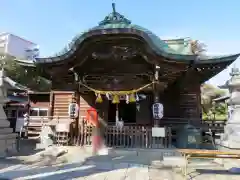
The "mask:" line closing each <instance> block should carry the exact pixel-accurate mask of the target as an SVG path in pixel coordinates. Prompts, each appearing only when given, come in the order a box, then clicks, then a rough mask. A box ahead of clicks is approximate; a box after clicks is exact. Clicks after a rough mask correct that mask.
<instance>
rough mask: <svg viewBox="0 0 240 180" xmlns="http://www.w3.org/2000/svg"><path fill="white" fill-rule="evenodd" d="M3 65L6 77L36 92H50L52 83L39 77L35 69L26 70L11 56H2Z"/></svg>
mask: <svg viewBox="0 0 240 180" xmlns="http://www.w3.org/2000/svg"><path fill="white" fill-rule="evenodd" d="M0 57H1V58H0V59H1V64H2V66H3V67H4V69H5V71H6V76H8V77H10V78H11V79H12V80H14V81H16V82H17V83H20V84H22V85H24V86H26V87H28V88H30V89H31V90H34V91H50V89H51V82H50V81H48V80H47V79H45V78H42V77H40V76H38V74H37V73H36V70H35V69H34V68H27V69H25V68H24V67H23V66H21V65H19V64H18V63H17V62H16V61H15V58H14V57H12V56H9V55H0Z"/></svg>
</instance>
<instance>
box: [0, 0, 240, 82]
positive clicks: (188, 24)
mask: <svg viewBox="0 0 240 180" xmlns="http://www.w3.org/2000/svg"><path fill="white" fill-rule="evenodd" d="M112 2H115V3H116V10H117V11H118V12H120V13H121V14H123V15H124V16H125V17H127V18H128V19H130V20H131V21H132V23H134V24H138V25H141V26H143V27H145V28H147V29H149V30H151V31H153V32H154V33H156V34H157V35H158V36H159V37H160V38H163V39H166V38H174V37H192V38H194V39H199V40H200V41H202V42H204V43H205V44H207V49H208V52H209V53H210V54H228V53H238V52H240V23H239V21H240V11H239V7H240V1H237V0H221V1H217V0H215V1H214V0H201V1H193V0H165V1H163V0H149V1H143V0H142V1H134V0H115V1H112V0H101V1H100V0H2V1H1V11H0V32H2V31H3V32H11V33H14V34H16V35H19V36H21V37H23V38H26V39H28V40H31V41H33V42H35V43H37V44H39V46H40V50H41V55H43V56H48V55H52V54H55V53H56V52H58V51H60V50H62V48H64V46H65V45H66V44H67V43H68V42H70V41H71V39H72V38H73V37H74V36H75V35H76V34H78V33H81V32H83V31H84V30H86V29H89V28H90V27H93V26H95V25H97V23H98V22H99V21H101V20H103V18H104V17H105V16H106V15H107V14H108V13H110V12H111V11H112V9H111V3H112ZM235 64H236V65H237V66H238V67H240V62H239V60H238V61H237V62H236V63H235ZM228 72H229V68H228V69H226V70H225V71H223V72H222V73H220V74H219V75H217V76H216V77H214V78H213V79H211V80H210V82H211V83H213V84H216V85H217V84H223V83H224V80H227V79H228V78H229V75H228V74H229V73H228Z"/></svg>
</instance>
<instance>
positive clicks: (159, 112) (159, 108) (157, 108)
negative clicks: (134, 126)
mask: <svg viewBox="0 0 240 180" xmlns="http://www.w3.org/2000/svg"><path fill="white" fill-rule="evenodd" d="M152 111H153V118H154V119H162V118H163V105H162V104H161V103H154V104H153V106H152Z"/></svg>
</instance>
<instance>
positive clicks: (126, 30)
mask: <svg viewBox="0 0 240 180" xmlns="http://www.w3.org/2000/svg"><path fill="white" fill-rule="evenodd" d="M112 6H113V11H112V13H110V14H109V15H107V16H106V17H105V18H104V20H103V21H101V22H100V23H99V24H98V26H96V27H93V28H91V29H89V30H88V31H85V32H84V33H82V34H80V35H77V36H76V37H75V38H74V39H73V40H72V42H71V43H69V44H68V45H67V47H66V48H64V50H63V51H61V52H60V53H58V54H57V55H56V56H54V57H48V58H37V59H36V63H37V64H41V63H54V62H58V61H61V60H64V59H67V58H69V57H70V56H71V55H73V54H74V53H75V52H76V50H77V49H78V47H79V45H80V44H81V43H83V42H84V40H86V39H87V38H89V37H92V36H94V35H104V34H111V35H112V34H134V35H138V36H141V37H142V38H143V39H144V40H145V41H146V42H147V43H148V45H149V46H150V47H151V49H152V50H153V51H154V52H155V53H156V54H158V55H159V56H163V57H165V58H166V59H171V60H176V61H181V62H189V61H196V60H197V63H198V62H200V61H201V63H205V62H207V61H208V60H209V62H212V61H215V62H217V61H226V60H227V61H234V60H236V58H237V57H238V56H239V55H231V56H222V57H208V56H203V57H202V56H196V55H193V54H192V52H191V47H190V45H191V44H190V40H189V39H188V40H186V39H177V40H165V41H164V40H161V39H160V38H159V37H158V36H156V35H155V34H154V33H152V32H151V31H149V30H148V29H146V28H143V27H141V26H138V25H134V24H132V23H131V21H130V20H128V19H127V18H125V17H124V16H123V15H121V14H119V13H118V12H116V10H115V5H114V3H113V5H112ZM21 63H22V64H25V63H24V62H23V61H22V62H21ZM30 64H31V63H29V61H28V63H27V64H26V65H28V66H30Z"/></svg>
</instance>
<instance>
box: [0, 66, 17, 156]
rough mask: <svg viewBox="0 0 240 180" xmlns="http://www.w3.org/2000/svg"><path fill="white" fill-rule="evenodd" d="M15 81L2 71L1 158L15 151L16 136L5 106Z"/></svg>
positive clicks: (0, 78)
mask: <svg viewBox="0 0 240 180" xmlns="http://www.w3.org/2000/svg"><path fill="white" fill-rule="evenodd" d="M12 82H13V81H12V80H11V79H10V78H7V77H5V74H4V69H3V68H1V69H0V157H1V156H5V153H6V152H7V151H9V150H10V151H15V145H16V136H17V135H16V134H13V133H12V132H13V130H12V128H10V122H9V121H8V120H7V116H6V113H5V111H4V109H3V106H4V105H5V103H6V102H7V101H8V98H7V88H8V85H10V86H11V83H12ZM14 83H15V82H14Z"/></svg>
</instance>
